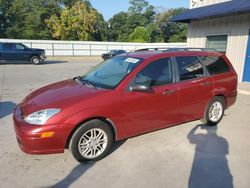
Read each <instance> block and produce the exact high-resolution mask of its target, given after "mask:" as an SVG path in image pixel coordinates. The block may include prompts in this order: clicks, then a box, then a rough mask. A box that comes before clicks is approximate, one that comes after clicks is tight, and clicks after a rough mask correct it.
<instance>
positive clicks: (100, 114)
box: [64, 108, 127, 140]
mask: <svg viewBox="0 0 250 188" xmlns="http://www.w3.org/2000/svg"><path fill="white" fill-rule="evenodd" d="M119 117H121V114H119V112H118V111H116V112H113V113H110V112H105V111H99V110H98V109H95V108H91V109H86V110H82V111H80V112H77V113H75V114H74V115H72V116H71V117H69V118H67V119H66V120H65V122H64V123H65V124H66V123H67V124H70V125H74V127H73V129H74V128H75V127H77V126H79V125H80V124H82V123H84V122H87V121H89V120H91V119H105V120H106V121H107V122H109V123H110V124H111V125H112V126H113V128H114V130H115V134H116V135H115V138H116V140H121V139H123V138H126V137H127V134H126V132H125V130H123V126H122V122H121V121H120V120H119V119H121V118H119ZM73 129H72V130H73Z"/></svg>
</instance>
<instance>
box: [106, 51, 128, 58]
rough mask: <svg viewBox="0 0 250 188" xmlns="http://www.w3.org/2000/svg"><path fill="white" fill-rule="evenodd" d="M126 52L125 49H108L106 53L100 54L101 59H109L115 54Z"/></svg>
mask: <svg viewBox="0 0 250 188" xmlns="http://www.w3.org/2000/svg"><path fill="white" fill-rule="evenodd" d="M123 53H126V51H125V50H110V51H109V52H108V53H105V54H102V59H103V60H107V59H110V58H112V57H114V56H116V55H119V54H123Z"/></svg>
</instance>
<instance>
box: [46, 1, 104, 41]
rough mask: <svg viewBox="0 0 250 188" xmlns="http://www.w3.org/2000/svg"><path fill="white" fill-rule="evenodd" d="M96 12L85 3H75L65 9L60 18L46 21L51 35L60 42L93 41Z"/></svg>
mask: <svg viewBox="0 0 250 188" xmlns="http://www.w3.org/2000/svg"><path fill="white" fill-rule="evenodd" d="M98 18H100V15H99V14H98V12H97V11H96V10H95V9H93V8H92V7H91V6H89V4H88V3H85V2H76V3H75V4H74V5H73V6H72V7H66V8H65V9H64V10H63V11H62V13H61V15H60V17H57V16H56V15H53V16H51V18H50V19H48V20H46V23H47V25H48V27H49V28H50V29H51V31H52V35H53V37H54V38H56V39H62V40H94V39H95V38H94V36H95V35H96V34H97V33H98V28H97V26H98Z"/></svg>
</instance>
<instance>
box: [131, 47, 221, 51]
mask: <svg viewBox="0 0 250 188" xmlns="http://www.w3.org/2000/svg"><path fill="white" fill-rule="evenodd" d="M139 51H163V52H168V51H210V52H218V51H217V50H216V49H214V48H170V47H159V48H158V47H157V48H142V49H138V50H134V52H139Z"/></svg>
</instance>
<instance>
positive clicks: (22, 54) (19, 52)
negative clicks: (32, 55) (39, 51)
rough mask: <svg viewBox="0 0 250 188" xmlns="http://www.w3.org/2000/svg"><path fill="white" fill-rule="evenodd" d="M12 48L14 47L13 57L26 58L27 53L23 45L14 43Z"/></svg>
mask: <svg viewBox="0 0 250 188" xmlns="http://www.w3.org/2000/svg"><path fill="white" fill-rule="evenodd" d="M14 49H15V52H14V55H15V59H17V60H24V59H27V58H28V55H29V53H28V51H27V50H26V48H25V46H24V45H22V44H20V43H17V44H14Z"/></svg>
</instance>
